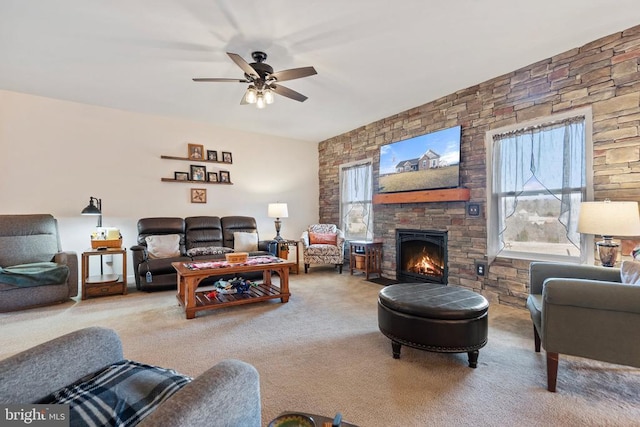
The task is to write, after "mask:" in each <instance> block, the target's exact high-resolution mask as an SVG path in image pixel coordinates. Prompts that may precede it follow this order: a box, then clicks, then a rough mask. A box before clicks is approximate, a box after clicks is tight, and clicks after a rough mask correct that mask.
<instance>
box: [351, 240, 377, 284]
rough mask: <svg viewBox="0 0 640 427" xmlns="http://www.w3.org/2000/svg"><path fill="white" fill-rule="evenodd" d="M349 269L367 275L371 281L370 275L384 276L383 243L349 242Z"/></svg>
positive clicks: (367, 278)
mask: <svg viewBox="0 0 640 427" xmlns="http://www.w3.org/2000/svg"><path fill="white" fill-rule="evenodd" d="M349 269H350V271H351V275H353V272H354V271H356V272H357V271H360V272H363V273H364V274H365V277H366V280H369V275H370V274H377V275H378V277H381V276H382V241H381V240H374V241H364V240H352V241H350V242H349Z"/></svg>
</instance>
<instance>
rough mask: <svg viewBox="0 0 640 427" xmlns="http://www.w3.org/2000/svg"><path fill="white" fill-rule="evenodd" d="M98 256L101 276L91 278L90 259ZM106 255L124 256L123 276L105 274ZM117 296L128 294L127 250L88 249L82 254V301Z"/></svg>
mask: <svg viewBox="0 0 640 427" xmlns="http://www.w3.org/2000/svg"><path fill="white" fill-rule="evenodd" d="M96 255H100V275H98V276H89V258H90V257H92V256H96ZM104 255H121V256H122V275H119V274H104V270H103V265H102V257H103V256H104ZM117 294H122V295H126V294H127V249H126V248H107V249H104V250H97V249H87V250H86V251H84V252H82V299H83V300H84V299H87V298H89V297H100V296H104V295H117Z"/></svg>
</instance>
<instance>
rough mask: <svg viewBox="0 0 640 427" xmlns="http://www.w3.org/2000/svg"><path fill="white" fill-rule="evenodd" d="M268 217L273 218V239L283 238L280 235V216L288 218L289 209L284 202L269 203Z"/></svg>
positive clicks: (279, 239)
mask: <svg viewBox="0 0 640 427" xmlns="http://www.w3.org/2000/svg"><path fill="white" fill-rule="evenodd" d="M267 215H268V216H269V218H275V219H276V220H275V221H274V223H275V224H276V237H274V238H273V240H277V241H281V240H284V239H283V238H282V237H281V236H280V226H281V225H282V221H280V218H288V217H289V210H288V209H287V204H286V203H269V209H268V212H267Z"/></svg>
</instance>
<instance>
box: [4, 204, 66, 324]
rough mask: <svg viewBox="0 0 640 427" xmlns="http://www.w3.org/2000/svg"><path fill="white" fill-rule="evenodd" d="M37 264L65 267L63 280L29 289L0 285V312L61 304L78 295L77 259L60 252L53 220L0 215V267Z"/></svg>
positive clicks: (36, 216) (51, 218)
mask: <svg viewBox="0 0 640 427" xmlns="http://www.w3.org/2000/svg"><path fill="white" fill-rule="evenodd" d="M40 262H55V263H56V264H59V265H65V266H67V267H68V268H69V276H68V278H67V281H66V282H65V283H51V284H46V285H43V286H32V287H20V286H16V285H14V284H7V283H0V312H6V311H13V310H21V309H24V308H29V307H35V306H41V305H46V304H54V303H59V302H64V301H68V300H69V298H71V297H74V296H76V295H78V256H77V254H76V253H75V252H63V251H62V245H61V243H60V235H59V233H58V222H57V221H56V219H55V218H54V217H53V216H51V215H48V214H37V215H0V267H3V268H6V267H10V266H15V265H21V264H30V263H40Z"/></svg>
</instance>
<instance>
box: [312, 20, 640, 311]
mask: <svg viewBox="0 0 640 427" xmlns="http://www.w3.org/2000/svg"><path fill="white" fill-rule="evenodd" d="M639 59H640V25H639V26H636V27H633V28H631V29H628V30H626V31H622V32H619V33H615V34H612V35H610V36H607V37H603V38H601V39H598V40H596V41H594V42H591V43H588V44H586V45H584V46H582V47H580V48H575V49H572V50H570V51H568V52H564V53H561V54H559V55H556V56H553V57H551V58H548V59H544V60H542V61H539V62H536V63H535V64H532V65H529V66H527V67H524V68H521V69H519V70H517V71H514V72H511V73H509V74H506V75H503V76H500V77H496V78H494V79H492V80H489V81H486V82H484V83H480V84H478V85H476V86H472V87H469V88H467V89H463V90H460V91H458V92H455V93H452V94H450V95H448V96H445V97H442V98H440V99H437V100H435V101H432V102H429V103H427V104H424V105H421V106H419V107H416V108H413V109H411V110H408V111H404V112H401V113H398V114H396V115H394V116H391V117H387V118H385V119H382V120H379V121H377V122H374V123H371V124H368V125H366V126H363V127H360V128H358V129H354V130H352V131H350V132H347V133H344V134H342V135H338V136H336V137H333V138H331V139H328V140H325V141H322V142H321V143H320V144H319V148H318V150H319V178H320V212H319V216H320V221H321V222H329V223H339V187H338V182H339V166H340V165H341V164H343V163H348V162H353V161H356V160H361V159H366V158H373V160H374V168H373V169H374V177H373V181H374V188H377V182H378V176H377V164H378V161H379V147H380V146H381V145H384V144H388V143H390V142H394V141H398V140H401V139H406V138H408V137H411V136H416V135H420V134H424V133H427V132H432V131H436V130H439V129H443V128H448V127H451V126H456V125H461V126H462V147H461V153H460V155H461V163H460V170H461V171H460V181H461V182H460V185H461V187H466V188H469V189H470V192H471V202H475V203H479V204H480V205H481V207H482V208H481V216H480V217H468V216H467V215H466V203H465V202H439V203H410V204H398V205H394V204H386V205H375V206H374V222H375V227H374V233H375V237H376V238H382V239H383V240H384V245H383V251H384V259H383V270H384V275H385V276H386V277H395V269H396V265H395V264H396V263H395V257H396V254H395V250H396V247H395V231H394V230H395V229H396V228H418V229H434V230H448V239H449V249H448V251H449V260H448V261H449V283H450V284H454V285H460V286H464V287H468V288H471V289H474V290H477V291H479V292H481V293H482V294H483V295H485V296H486V297H487V298H488V299H489V300H490V301H492V302H499V303H501V304H508V305H515V306H524V302H525V300H526V297H527V295H528V282H529V280H528V275H529V271H528V269H529V261H524V260H514V259H506V258H498V259H496V261H495V262H494V263H492V264H491V265H490V266H489V271H488V275H487V276H485V277H477V276H476V275H475V270H474V262H475V261H486V256H485V254H486V219H485V217H484V213H485V211H486V210H485V206H486V189H485V186H486V170H485V133H486V132H487V131H488V130H490V129H495V128H501V127H503V126H507V125H511V124H514V123H521V122H525V121H528V120H531V119H535V118H539V117H544V116H549V115H551V114H554V113H558V112H562V111H566V110H570V109H573V108H577V107H584V106H589V105H590V106H591V107H592V111H593V143H594V195H595V200H603V199H604V198H607V197H608V198H610V199H611V200H636V201H637V200H640V186H639V185H638V183H639V182H640V173H639V172H640V136H639V126H640V71H639V67H638V64H639Z"/></svg>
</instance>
